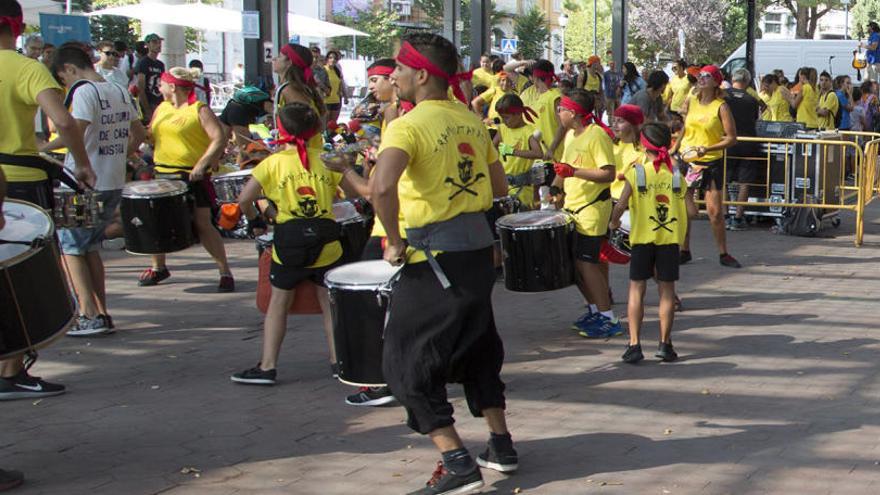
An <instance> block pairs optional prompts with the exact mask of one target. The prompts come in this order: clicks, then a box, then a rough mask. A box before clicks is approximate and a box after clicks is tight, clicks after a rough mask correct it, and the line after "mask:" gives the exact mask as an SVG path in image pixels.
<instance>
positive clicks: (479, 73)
mask: <svg viewBox="0 0 880 495" xmlns="http://www.w3.org/2000/svg"><path fill="white" fill-rule="evenodd" d="M471 83H472V84H473V85H474V87H475V88H476V87H477V86H486V87H487V88H491V87H492V86H495V75H494V74H490V73H489V71H487V70H486V69H484V68H482V67H477V68H476V69H474V73H473V76H472V77H471Z"/></svg>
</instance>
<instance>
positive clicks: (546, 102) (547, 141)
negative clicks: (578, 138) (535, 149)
mask: <svg viewBox="0 0 880 495" xmlns="http://www.w3.org/2000/svg"><path fill="white" fill-rule="evenodd" d="M560 98H562V92H561V91H559V88H550V89H548V90H547V91H545V92H544V93H542V94H541V95H540V96H538V100H537V101H536V102H535V105H534V106H533V107H532V108H533V109H534V110H535V111H536V112H538V129H540V130H541V142H543V143H544V149H545V150H546V149H549V148H550V145H551V144H552V143H553V137H554V136H555V135H556V129H557V128H559V121H557V120H556V103H557V100H559V99H560ZM553 159H554V160H557V161H559V160H560V159H562V145H559V146H557V147H556V152H555V153H553Z"/></svg>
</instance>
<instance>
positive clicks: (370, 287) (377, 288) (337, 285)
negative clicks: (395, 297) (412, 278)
mask: <svg viewBox="0 0 880 495" xmlns="http://www.w3.org/2000/svg"><path fill="white" fill-rule="evenodd" d="M379 263H386V262H385V261H384V260H364V261H355V262H354V263H346V264H344V265H341V266H337V267H336V268H334V269H332V270H330V271H328V272H327V273H326V274H325V275H324V284H325V285H326V286H327V289H345V290H353V291H372V292H383V291H385V290H387V287H386V286H387V285H388V281H390V280H392V279H394V277H395V276H397V274H398V273H399V272H400V270H401V269H402V268H403V267H402V266H400V267H396V269H395V271H394V273H392V274H391V276H390V277H388V280H386V281H385V282H378V283H377V282H370V283H360V284H359V283H353V282H334V281H332V280H330V275H332V274H333V272H335V271H337V270H340V269H343V268H349V267H351V266H352V265H359V264H360V265H364V264H371V265H376V266H378V264H379ZM388 266H391V265H388ZM392 268H395V267H392Z"/></svg>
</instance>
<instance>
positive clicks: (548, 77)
mask: <svg viewBox="0 0 880 495" xmlns="http://www.w3.org/2000/svg"><path fill="white" fill-rule="evenodd" d="M532 75H533V76H535V77H537V78H538V79H540V80H542V81H544V84H546V85H547V86H552V85H553V81H558V80H559V78H558V77H556V74H554V73H553V72H551V71H546V70H541V69H532Z"/></svg>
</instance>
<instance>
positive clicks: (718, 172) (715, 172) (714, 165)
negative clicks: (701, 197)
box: [692, 160, 724, 191]
mask: <svg viewBox="0 0 880 495" xmlns="http://www.w3.org/2000/svg"><path fill="white" fill-rule="evenodd" d="M692 165H699V166H701V167H706V168H704V169H703V179H702V180H701V181H700V183H699V186H694V188H695V189H699V190H701V191H708V190H709V189H710V187H709V184H715V188H714V189H715V190H717V191H720V190H721V188H722V187H724V160H714V161H711V162H693V163H692Z"/></svg>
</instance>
